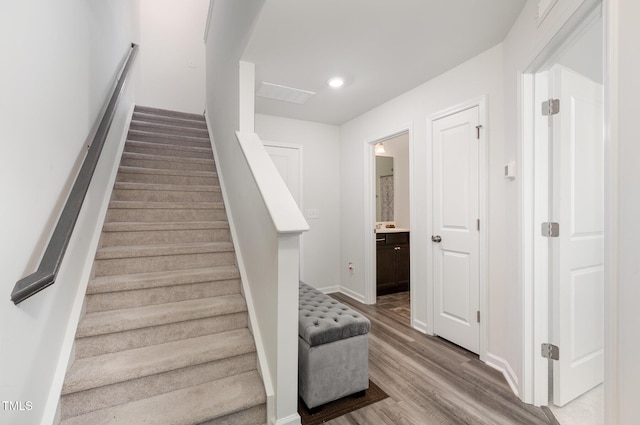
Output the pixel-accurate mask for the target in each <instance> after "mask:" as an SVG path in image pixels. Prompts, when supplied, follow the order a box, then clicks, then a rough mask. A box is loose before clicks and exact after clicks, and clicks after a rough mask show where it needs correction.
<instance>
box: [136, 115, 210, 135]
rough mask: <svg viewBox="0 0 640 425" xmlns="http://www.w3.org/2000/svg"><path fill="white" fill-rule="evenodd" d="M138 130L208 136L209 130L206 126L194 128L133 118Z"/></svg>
mask: <svg viewBox="0 0 640 425" xmlns="http://www.w3.org/2000/svg"><path fill="white" fill-rule="evenodd" d="M130 128H133V129H136V130H145V131H149V132H151V133H169V134H177V135H179V136H182V135H183V134H184V135H195V136H196V137H203V138H205V137H208V136H209V131H208V130H207V129H206V128H194V127H182V126H179V125H175V124H167V123H162V122H157V121H156V122H152V121H139V120H136V119H135V118H133V119H132V120H131V127H130Z"/></svg>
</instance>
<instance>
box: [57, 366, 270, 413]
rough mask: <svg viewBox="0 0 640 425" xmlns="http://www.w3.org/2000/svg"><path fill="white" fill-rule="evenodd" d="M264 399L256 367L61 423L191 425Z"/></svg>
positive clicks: (239, 410)
mask: <svg viewBox="0 0 640 425" xmlns="http://www.w3.org/2000/svg"><path fill="white" fill-rule="evenodd" d="M265 402H266V396H265V392H264V387H263V384H262V381H261V379H260V376H259V375H258V373H257V371H255V370H254V371H249V372H244V373H241V374H238V375H234V376H230V377H227V378H223V379H219V380H216V381H211V382H207V383H204V384H199V385H195V386H191V387H187V388H183V389H180V390H176V391H171V392H168V393H164V394H160V395H157V396H154V397H150V398H146V399H142V400H137V401H133V402H129V403H125V404H121V405H118V406H114V407H110V408H106V409H101V410H96V411H93V412H90V413H87V414H84V415H81V416H76V417H72V418H68V419H66V420H65V421H63V422H62V423H61V425H84V424H92V425H107V424H154V425H192V424H197V423H202V422H205V421H210V420H212V419H216V418H219V417H224V416H227V415H230V414H233V413H236V412H241V411H244V410H246V409H250V408H252V407H255V406H258V405H261V404H264V403H265ZM265 419H266V418H265Z"/></svg>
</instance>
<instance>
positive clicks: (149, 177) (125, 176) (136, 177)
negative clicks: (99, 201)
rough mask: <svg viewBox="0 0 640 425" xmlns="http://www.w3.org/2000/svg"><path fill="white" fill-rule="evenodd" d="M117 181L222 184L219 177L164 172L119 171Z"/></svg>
mask: <svg viewBox="0 0 640 425" xmlns="http://www.w3.org/2000/svg"><path fill="white" fill-rule="evenodd" d="M116 181H117V182H129V183H154V184H185V185H187V184H195V185H208V186H220V181H219V180H218V178H217V177H199V176H170V175H164V174H143V173H127V172H124V171H120V172H118V177H117V178H116Z"/></svg>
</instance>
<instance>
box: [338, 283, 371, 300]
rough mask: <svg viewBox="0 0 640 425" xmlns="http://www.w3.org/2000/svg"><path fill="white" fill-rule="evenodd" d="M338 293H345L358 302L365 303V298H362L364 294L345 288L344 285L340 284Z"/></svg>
mask: <svg viewBox="0 0 640 425" xmlns="http://www.w3.org/2000/svg"><path fill="white" fill-rule="evenodd" d="M339 292H340V293H342V294H345V295H346V296H347V297H349V298H353V299H354V300H356V301H358V302H359V303H362V304H366V302H365V299H364V295H361V294H358V293H357V292H355V291H352V290H351V289H349V288H345V287H344V286H340V291H339Z"/></svg>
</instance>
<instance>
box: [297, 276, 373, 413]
mask: <svg viewBox="0 0 640 425" xmlns="http://www.w3.org/2000/svg"><path fill="white" fill-rule="evenodd" d="M299 294H300V295H299V307H298V333H299V336H300V337H299V338H298V393H299V394H300V397H302V399H303V400H304V402H305V403H306V405H307V407H309V408H310V409H312V408H314V407H317V406H320V405H321V404H325V403H328V402H330V401H333V400H337V399H339V398H342V397H345V396H347V395H350V394H354V393H357V392H360V391H364V390H366V389H367V388H368V387H369V340H368V335H367V334H368V333H369V329H370V327H371V324H370V323H369V319H367V318H366V317H364V316H362V315H361V314H360V313H358V312H356V311H354V310H352V309H350V308H348V307H347V306H345V305H344V304H341V303H339V302H338V301H336V300H334V299H333V298H331V297H329V296H328V295H325V294H323V293H322V292H320V291H318V290H316V289H314V288H312V287H311V286H309V285H307V284H305V283H303V282H300V286H299Z"/></svg>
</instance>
